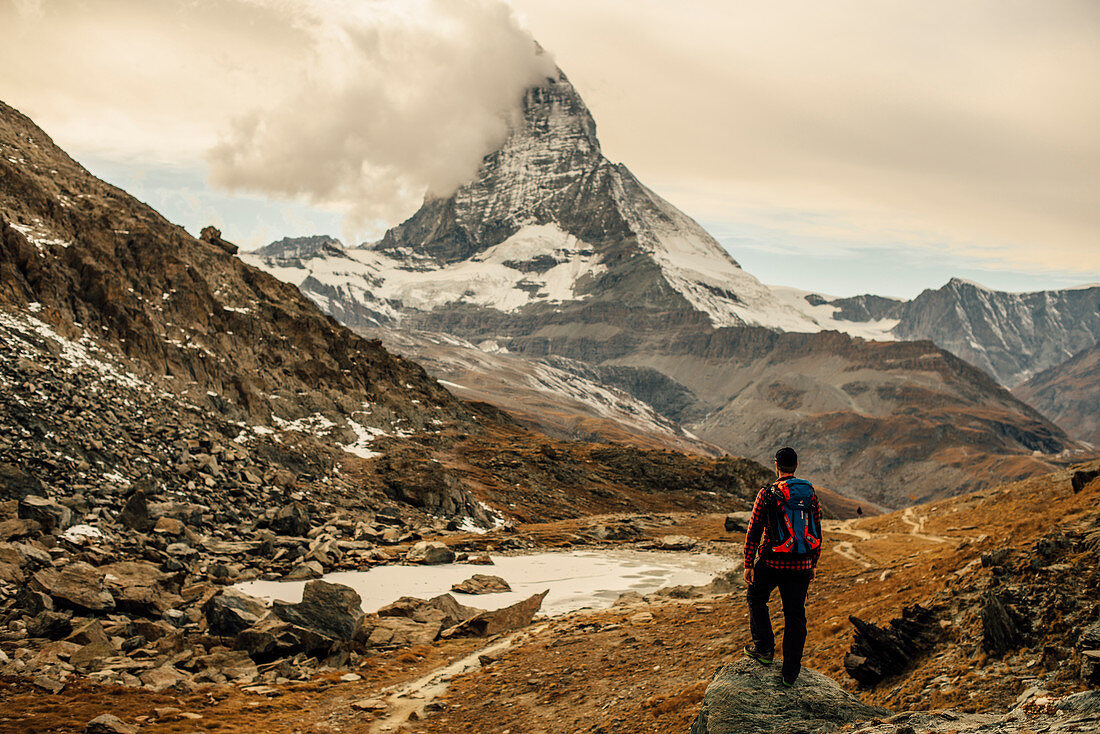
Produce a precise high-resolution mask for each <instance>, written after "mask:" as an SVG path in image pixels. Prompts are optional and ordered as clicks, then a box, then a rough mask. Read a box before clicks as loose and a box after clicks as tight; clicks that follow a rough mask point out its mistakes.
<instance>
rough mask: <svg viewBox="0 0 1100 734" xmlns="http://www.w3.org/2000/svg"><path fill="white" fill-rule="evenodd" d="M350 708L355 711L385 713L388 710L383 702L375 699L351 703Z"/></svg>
mask: <svg viewBox="0 0 1100 734" xmlns="http://www.w3.org/2000/svg"><path fill="white" fill-rule="evenodd" d="M351 707H352V708H353V709H355V710H356V711H385V710H387V709H388V708H389V707H388V706H386V703H385V702H384V701H380V700H379V699H377V698H364V699H360V700H359V701H352V704H351Z"/></svg>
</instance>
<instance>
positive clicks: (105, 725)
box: [84, 714, 140, 734]
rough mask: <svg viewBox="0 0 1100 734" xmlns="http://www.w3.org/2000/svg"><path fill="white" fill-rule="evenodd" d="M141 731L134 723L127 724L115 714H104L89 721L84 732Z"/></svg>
mask: <svg viewBox="0 0 1100 734" xmlns="http://www.w3.org/2000/svg"><path fill="white" fill-rule="evenodd" d="M138 731H140V730H139V729H138V728H137V727H136V726H134V725H133V724H127V723H126V722H124V721H123V720H122V719H120V718H118V717H117V716H115V715H114V714H103V715H101V716H97V717H95V718H94V719H92V720H91V721H89V722H88V725H87V726H85V727H84V734H137V733H138Z"/></svg>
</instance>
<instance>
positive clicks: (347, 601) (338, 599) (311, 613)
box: [272, 581, 363, 640]
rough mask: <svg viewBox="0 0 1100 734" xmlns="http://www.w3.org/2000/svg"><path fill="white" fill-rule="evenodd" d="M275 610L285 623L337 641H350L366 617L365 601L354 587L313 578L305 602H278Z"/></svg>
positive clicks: (274, 605)
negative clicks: (364, 612) (364, 611)
mask: <svg viewBox="0 0 1100 734" xmlns="http://www.w3.org/2000/svg"><path fill="white" fill-rule="evenodd" d="M272 611H273V612H274V613H275V616H276V617H278V618H279V619H281V620H283V621H284V622H289V623H291V624H295V625H298V626H299V627H305V628H306V629H309V630H312V631H313V632H316V633H318V634H321V635H325V636H326V637H330V638H332V639H334V640H350V639H352V638H353V637H354V636H355V631H356V629H358V627H359V622H360V621H361V620H362V619H363V600H362V599H360V598H359V594H358V593H356V591H355V590H354V589H352V588H350V587H347V586H343V585H342V584H330V583H328V582H326V581H310V582H309V583H307V584H306V585H305V589H303V591H302V601H301V602H299V603H298V604H288V603H286V602H281V601H276V602H275V603H274V604H273V605H272Z"/></svg>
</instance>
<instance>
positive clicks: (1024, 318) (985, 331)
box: [894, 278, 1100, 387]
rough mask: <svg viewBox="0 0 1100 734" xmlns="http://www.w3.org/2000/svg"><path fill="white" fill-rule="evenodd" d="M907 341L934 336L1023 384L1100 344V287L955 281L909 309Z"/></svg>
mask: <svg viewBox="0 0 1100 734" xmlns="http://www.w3.org/2000/svg"><path fill="white" fill-rule="evenodd" d="M896 317H897V318H900V319H901V321H900V323H898V325H897V326H896V327H895V328H894V334H896V335H897V336H898V338H900V339H908V340H911V339H930V340H932V341H933V342H935V343H936V345H937V346H939V347H942V348H943V349H946V350H948V351H949V352H951V353H952V354H955V355H957V356H959V357H961V358H963V359H965V360H966V361H967V362H970V363H971V364H973V365H976V366H977V367H980V368H981V369H983V370H985V371H986V372H988V373H989V374H991V375H993V376H994V377H995V378H996V379H997V380H998V381H999V382H1000V383H1001V384H1003V385H1007V386H1008V387H1015V386H1017V385H1019V384H1020V383H1022V382H1024V381H1025V380H1027V379H1028V378H1029V377H1031V376H1032V375H1035V374H1036V373H1038V372H1041V371H1043V370H1045V369H1047V368H1049V367H1053V366H1054V365H1058V364H1061V363H1062V362H1064V361H1066V359H1067V358H1069V357H1070V355H1073V354H1075V353H1077V352H1080V351H1081V350H1082V349H1086V348H1088V347H1091V346H1093V345H1094V344H1096V343H1097V341H1098V340H1100V287H1092V288H1075V289H1070V290H1062V291H1036V292H1034V293H1004V292H1001V291H993V290H989V289H987V288H983V287H982V286H980V285H977V284H975V283H970V282H968V281H965V280H959V279H957V278H956V279H952V280H951V281H950V282H949V283H947V285H945V286H943V287H942V288H940V289H939V290H926V291H924V292H923V293H921V294H920V295H919V296H917V297H916V298H914V299H913V300H912V301H910V302H908V303H906V304H905V305H903V306H901V307H900V308H899V310H898V312H897V315H896Z"/></svg>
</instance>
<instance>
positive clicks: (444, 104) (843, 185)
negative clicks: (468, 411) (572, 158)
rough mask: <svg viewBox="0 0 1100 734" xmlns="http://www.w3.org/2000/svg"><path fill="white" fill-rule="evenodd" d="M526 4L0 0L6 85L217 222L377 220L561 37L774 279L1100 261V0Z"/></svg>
mask: <svg viewBox="0 0 1100 734" xmlns="http://www.w3.org/2000/svg"><path fill="white" fill-rule="evenodd" d="M510 4H511V7H508V6H505V5H503V4H502V3H501V2H499V1H498V0H332V1H327V0H159V1H158V2H149V1H148V0H97V1H96V2H84V1H81V0H41V2H35V1H34V0H0V27H2V28H4V29H5V31H4V43H3V44H0V99H2V100H3V101H5V102H7V103H9V104H11V105H13V106H15V107H17V108H19V109H21V110H22V111H24V112H26V113H27V114H29V115H30V116H31V117H32V118H33V119H34V120H35V121H36V122H37V123H38V124H39V125H40V126H42V127H43V128H44V129H45V130H46V132H47V133H49V134H50V135H52V136H53V137H54V139H55V140H56V141H57V142H58V143H59V144H60V145H62V147H64V148H66V149H67V150H68V151H69V152H70V153H71V154H72V155H73V156H74V157H75V158H76V159H77V160H79V161H81V162H82V163H84V164H85V165H86V166H88V167H89V168H90V169H91V170H92V171H93V172H94V173H96V174H97V175H100V176H101V177H104V178H106V179H107V180H109V181H111V182H112V183H116V184H118V185H120V186H122V187H124V188H126V189H128V190H129V191H131V193H134V194H135V195H137V196H139V197H140V198H142V199H144V200H145V201H147V202H149V203H150V204H152V205H153V206H155V207H156V208H158V209H160V210H161V211H162V212H163V213H164V214H165V215H166V216H168V217H169V218H170V219H173V220H174V221H177V222H180V223H181V224H183V225H185V226H186V227H188V229H190V230H192V231H196V232H197V230H198V229H199V228H200V227H201V226H203V225H204V224H206V223H215V224H219V225H220V226H221V227H222V229H223V230H224V233H225V235H226V236H227V237H228V238H229V239H232V240H235V241H237V242H239V243H241V244H242V245H244V246H246V247H249V246H258V245H261V244H265V243H266V242H268V241H270V240H272V239H276V238H278V237H281V236H284V235H299V234H311V233H317V232H325V233H331V234H336V235H338V236H343V237H345V238H351V239H354V240H358V239H360V238H373V237H375V236H377V235H379V234H380V233H381V232H382V231H384V229H385V228H386V227H388V226H392V225H393V224H396V223H397V222H399V221H401V220H402V219H403V218H404V217H406V216H408V215H409V214H411V213H412V212H413V211H414V210H415V209H416V207H417V205H418V203H419V201H420V198H421V197H422V196H423V194H424V192H425V191H426V190H431V191H435V192H437V193H441V192H446V191H447V190H448V188H453V187H454V186H455V185H456V184H457V183H458V182H460V181H461V180H462V179H463V178H465V177H467V176H469V175H471V174H472V172H473V169H474V168H475V167H476V164H477V161H478V160H479V159H480V157H481V155H483V154H484V153H486V152H489V151H490V150H492V148H493V147H495V146H496V145H497V144H499V142H500V140H502V139H503V136H504V135H506V134H507V126H508V123H509V120H510V119H512V116H513V115H514V113H515V109H514V105H515V101H516V99H517V97H518V94H519V93H520V92H521V91H522V88H523V87H524V86H526V85H527V84H529V83H530V82H531V81H532V80H533V79H537V78H538V77H539V75H541V74H543V73H545V71H546V68H547V64H549V63H553V62H556V63H558V64H559V65H560V66H561V67H562V68H563V69H564V70H565V72H566V73H567V74H568V75H569V77H570V79H571V80H572V81H573V83H574V84H575V85H576V86H577V88H578V89H579V90H580V92H581V94H582V96H583V97H584V98H585V101H586V102H587V104H588V106H589V107H590V108H591V110H592V112H593V114H594V116H595V118H596V122H597V125H598V128H599V135H600V140H601V142H602V144H603V147H604V152H605V154H607V155H608V157H610V158H611V159H612V160H615V161H621V162H623V163H625V164H626V165H627V166H629V167H630V168H631V169H632V170H633V171H634V173H635V174H636V175H637V176H638V177H639V178H640V179H641V180H642V181H644V182H645V183H647V184H648V185H649V186H650V187H652V188H654V189H655V190H657V191H658V192H659V193H661V194H662V195H664V196H665V197H666V198H668V199H669V200H670V201H672V202H673V203H674V204H676V205H678V206H679V207H681V208H682V209H684V210H685V211H686V212H687V213H688V214H690V215H692V216H694V217H695V218H696V219H698V220H699V221H700V222H702V223H703V224H704V226H706V227H707V228H708V229H709V230H710V231H711V232H712V233H713V234H714V235H715V236H716V237H717V238H718V239H719V240H720V241H721V242H722V243H723V244H724V245H726V246H727V247H728V248H729V250H730V251H731V252H732V253H733V255H734V257H735V258H737V259H738V261H739V262H741V264H742V266H744V267H745V268H746V269H747V270H749V271H750V272H752V273H754V274H755V275H757V276H758V277H760V278H761V279H762V280H764V281H766V282H770V283H776V284H783V285H795V286H798V287H802V288H806V289H808V290H817V291H820V292H825V293H835V294H837V295H848V294H853V293H862V292H876V293H883V294H889V295H900V296H912V295H915V294H916V293H917V292H919V291H920V290H922V289H923V288H925V287H937V286H939V285H941V284H942V283H943V282H944V281H945V280H947V278H949V277H951V276H954V275H958V276H962V277H967V278H971V279H974V280H978V281H980V282H984V283H986V284H987V285H991V286H994V287H1000V288H1005V289H1009V290H1036V289H1040V288H1047V287H1060V286H1065V285H1073V284H1078V283H1084V282H1094V281H1100V242H1098V241H1097V234H1098V232H1100V3H1096V2H1093V1H1092V0H1080V1H1071V0H1032V1H1030V2H1023V1H1020V0H967V2H958V1H957V0H952V1H943V0H908V1H907V2H896V1H894V0H860V1H858V2H856V1H854V0H831V2H828V3H822V2H819V1H817V2H815V1H814V0H798V1H797V2H794V1H786V0H769V2H754V3H748V2H729V0H726V1H724V2H718V1H717V0H715V1H710V0H685V2H680V3H670V2H667V0H510ZM532 37H534V38H535V39H537V40H538V42H539V43H540V44H541V45H542V46H543V47H544V48H545V49H547V51H548V54H546V55H542V56H540V55H538V54H535V53H534V52H532V50H531V48H532V45H531V44H530V39H531V38H532Z"/></svg>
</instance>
